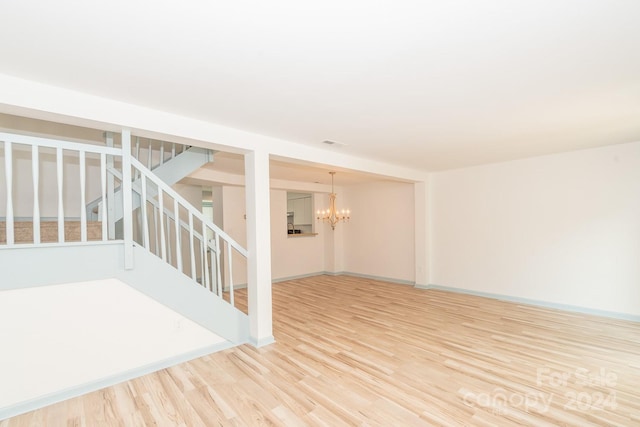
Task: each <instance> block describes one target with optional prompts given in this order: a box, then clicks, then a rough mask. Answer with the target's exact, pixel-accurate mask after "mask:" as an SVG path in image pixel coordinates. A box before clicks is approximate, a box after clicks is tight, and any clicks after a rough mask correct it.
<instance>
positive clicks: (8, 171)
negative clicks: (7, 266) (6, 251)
mask: <svg viewBox="0 0 640 427" xmlns="http://www.w3.org/2000/svg"><path fill="white" fill-rule="evenodd" d="M11 148H12V147H11V142H9V141H6V142H5V143H4V173H5V177H6V178H7V213H6V215H5V216H6V218H5V226H6V234H7V246H11V245H13V244H14V243H15V237H14V230H13V157H12V150H11Z"/></svg>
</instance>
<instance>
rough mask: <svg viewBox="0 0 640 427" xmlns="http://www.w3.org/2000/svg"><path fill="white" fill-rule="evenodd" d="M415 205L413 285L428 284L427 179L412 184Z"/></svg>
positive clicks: (428, 215) (428, 213) (428, 214)
mask: <svg viewBox="0 0 640 427" xmlns="http://www.w3.org/2000/svg"><path fill="white" fill-rule="evenodd" d="M414 205H415V225H414V226H415V281H416V283H415V285H416V287H419V288H420V287H427V286H428V285H429V257H430V256H431V254H430V253H429V221H430V200H429V181H422V182H416V183H415V184H414Z"/></svg>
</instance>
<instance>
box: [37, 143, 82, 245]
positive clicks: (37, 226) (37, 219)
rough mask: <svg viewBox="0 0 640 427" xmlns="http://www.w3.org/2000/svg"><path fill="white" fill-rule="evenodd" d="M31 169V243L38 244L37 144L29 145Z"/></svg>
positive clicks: (38, 162) (38, 188)
mask: <svg viewBox="0 0 640 427" xmlns="http://www.w3.org/2000/svg"><path fill="white" fill-rule="evenodd" d="M31 171H32V175H33V243H34V244H36V245H37V244H40V194H39V190H40V159H39V151H38V146H37V145H32V146H31ZM85 210H86V209H85Z"/></svg>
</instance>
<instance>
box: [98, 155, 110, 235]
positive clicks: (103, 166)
mask: <svg viewBox="0 0 640 427" xmlns="http://www.w3.org/2000/svg"><path fill="white" fill-rule="evenodd" d="M100 191H101V195H102V202H101V203H100V206H101V207H102V218H101V221H102V241H106V240H107V238H108V236H107V233H108V230H107V223H108V217H107V215H108V213H107V212H108V211H107V155H106V154H104V153H100Z"/></svg>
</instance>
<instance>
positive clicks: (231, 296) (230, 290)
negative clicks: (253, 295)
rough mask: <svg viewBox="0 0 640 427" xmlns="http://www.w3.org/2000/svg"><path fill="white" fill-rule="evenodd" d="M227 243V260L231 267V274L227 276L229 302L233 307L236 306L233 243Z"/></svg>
mask: <svg viewBox="0 0 640 427" xmlns="http://www.w3.org/2000/svg"><path fill="white" fill-rule="evenodd" d="M226 243H227V259H228V265H229V272H228V274H227V276H229V302H230V303H231V305H233V306H234V307H235V305H234V303H233V262H232V260H233V257H232V256H231V255H232V254H231V243H229V242H226Z"/></svg>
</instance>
